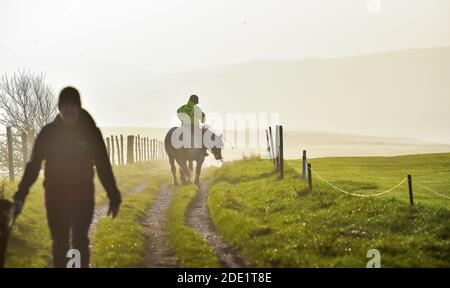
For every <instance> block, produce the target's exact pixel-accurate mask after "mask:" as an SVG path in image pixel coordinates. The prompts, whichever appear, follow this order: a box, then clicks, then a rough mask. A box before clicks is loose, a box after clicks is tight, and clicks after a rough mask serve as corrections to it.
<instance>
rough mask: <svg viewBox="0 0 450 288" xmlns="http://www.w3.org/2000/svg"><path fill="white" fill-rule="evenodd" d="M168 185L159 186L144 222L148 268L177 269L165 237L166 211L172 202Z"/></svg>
mask: <svg viewBox="0 0 450 288" xmlns="http://www.w3.org/2000/svg"><path fill="white" fill-rule="evenodd" d="M172 196H173V192H172V191H171V190H170V189H169V184H168V183H165V184H163V185H161V191H160V193H159V195H158V196H157V198H156V199H155V200H154V202H153V206H152V208H151V209H150V210H149V211H148V214H147V217H146V219H145V221H144V223H143V224H144V227H145V228H146V229H145V230H146V231H147V237H148V239H149V248H148V249H147V251H148V252H147V253H148V254H147V259H148V262H149V267H177V261H176V258H175V255H173V253H172V252H171V251H170V248H169V244H168V243H169V242H168V240H167V235H166V229H165V227H166V211H167V209H168V208H169V205H170V203H171V201H172Z"/></svg>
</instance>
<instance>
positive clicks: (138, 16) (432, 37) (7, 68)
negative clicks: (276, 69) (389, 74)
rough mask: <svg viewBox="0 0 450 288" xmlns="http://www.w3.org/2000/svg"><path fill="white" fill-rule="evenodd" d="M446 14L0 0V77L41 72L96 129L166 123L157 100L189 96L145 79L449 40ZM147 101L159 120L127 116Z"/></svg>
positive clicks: (281, 3)
mask: <svg viewBox="0 0 450 288" xmlns="http://www.w3.org/2000/svg"><path fill="white" fill-rule="evenodd" d="M370 1H375V5H374V6H370V7H372V8H370V9H368V5H367V4H368V2H370ZM376 3H379V4H380V6H379V7H380V10H377V7H378V6H377V4H376ZM449 16H450V1H448V0H441V1H437V0H417V1H415V0H380V1H376V0H341V1H337V0H329V1H324V0H322V1H318V0H311V1H300V0H270V1H269V0H150V1H149V0H147V1H129V0H127V1H111V0H102V1H88V0H86V1H84V0H40V1H32V0H1V1H0V36H1V37H0V74H3V73H12V72H14V71H17V69H18V68H25V69H31V70H33V71H39V72H45V73H46V75H47V80H48V82H49V83H50V84H51V85H52V86H53V87H54V88H55V90H59V89H60V88H61V87H62V86H64V85H68V84H71V85H75V86H77V87H78V88H79V89H80V91H81V93H82V96H84V97H83V102H84V104H85V106H86V107H88V109H89V110H90V111H91V112H93V113H94V115H95V117H96V119H97V122H98V123H99V125H101V126H147V127H148V126H167V125H168V124H167V119H169V118H170V117H171V116H172V115H166V114H167V112H166V111H168V110H164V113H166V114H163V112H160V111H159V109H158V108H157V106H158V105H172V106H174V109H176V106H179V104H182V103H178V102H179V101H181V99H184V98H186V97H187V96H188V95H174V98H173V101H171V99H160V97H157V95H147V94H145V93H143V92H141V91H144V90H145V89H142V87H140V86H139V85H142V83H145V80H146V79H151V78H153V77H160V76H161V75H165V74H173V73H179V72H182V71H188V70H193V69H200V68H205V67H215V66H222V65H230V64H235V63H242V62H249V61H257V60H264V59H275V60H276V59H302V58H307V57H344V56H352V55H359V54H367V53H373V52H383V51H390V50H399V49H409V48H421V47H440V46H449V45H450V17H449ZM135 83H140V84H139V85H136V84H135ZM124 91H126V92H124ZM124 93H126V94H127V95H126V96H125V95H124ZM148 97H154V99H153V98H152V101H153V103H155V106H153V107H148V111H149V112H148V113H151V114H154V113H156V114H157V115H158V117H151V118H148V117H146V116H145V115H143V114H142V113H140V114H137V113H133V110H132V109H133V106H139V103H140V102H139V101H140V99H143V98H146V99H147V98H148ZM147 100H148V99H147ZM235 100H237V99H233V98H232V96H230V101H235ZM125 101H127V103H126V105H125V106H124V102H125ZM130 101H132V102H131V104H130ZM183 101H184V100H183ZM209 101H214V99H211V100H209ZM104 103H107V104H108V105H104ZM203 105H204V108H205V109H206V110H208V102H206V103H205V102H204V103H203ZM124 107H126V110H127V111H124V112H122V113H118V111H120V109H122V108H124ZM254 111H257V107H255V109H254ZM217 112H233V111H217ZM271 112H280V113H281V114H282V113H283V111H276V107H274V111H271ZM158 113H160V114H158ZM118 114H120V115H118ZM155 119H157V120H155ZM286 124H287V125H289V123H286ZM322 130H331V131H338V128H337V127H333V126H332V125H330V126H328V127H323V129H322ZM388 130H389V127H388V126H387V127H386V131H388ZM355 132H358V131H355ZM441 133H442V134H444V133H447V132H446V131H441ZM387 134H389V133H387ZM447 134H448V133H447ZM411 136H416V135H411ZM441 138H443V137H441Z"/></svg>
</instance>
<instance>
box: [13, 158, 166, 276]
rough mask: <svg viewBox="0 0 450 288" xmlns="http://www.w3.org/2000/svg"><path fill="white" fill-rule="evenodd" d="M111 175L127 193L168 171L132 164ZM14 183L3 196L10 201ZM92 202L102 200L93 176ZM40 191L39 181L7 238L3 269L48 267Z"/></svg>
mask: <svg viewBox="0 0 450 288" xmlns="http://www.w3.org/2000/svg"><path fill="white" fill-rule="evenodd" d="M113 169H114V174H115V176H116V180H117V183H118V186H119V188H120V190H121V191H122V192H123V193H126V192H127V191H130V190H131V189H132V188H133V187H134V186H136V185H138V184H140V183H142V182H143V181H144V180H145V179H149V178H150V176H151V175H152V174H151V173H154V172H152V171H159V170H161V169H168V168H167V165H166V164H165V163H163V162H160V161H155V162H152V163H140V164H134V165H125V166H114V167H113ZM17 185H18V183H17V182H14V183H7V185H6V186H5V194H6V196H7V197H8V198H12V195H13V193H14V192H15V190H16V189H17ZM95 186H96V203H101V202H102V201H104V200H105V199H106V198H107V197H106V193H105V192H104V189H103V187H102V186H101V184H99V181H98V179H97V177H96V179H95ZM43 199H44V189H43V187H42V179H41V178H40V179H39V180H38V181H37V182H36V184H34V185H33V187H32V188H31V190H30V194H29V195H28V197H27V200H26V204H25V208H24V211H23V213H22V214H21V215H20V217H19V218H18V219H17V222H16V225H15V227H14V230H13V233H12V235H11V237H10V241H9V245H8V251H7V259H6V266H7V267H48V266H49V265H50V263H51V240H50V234H49V231H48V227H47V217H46V214H45V205H44V200H43Z"/></svg>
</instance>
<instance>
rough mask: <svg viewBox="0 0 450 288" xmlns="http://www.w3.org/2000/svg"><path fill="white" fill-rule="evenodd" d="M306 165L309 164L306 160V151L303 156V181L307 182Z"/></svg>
mask: <svg viewBox="0 0 450 288" xmlns="http://www.w3.org/2000/svg"><path fill="white" fill-rule="evenodd" d="M306 163H307V158H306V150H303V156H302V178H303V180H306V173H307V171H306Z"/></svg>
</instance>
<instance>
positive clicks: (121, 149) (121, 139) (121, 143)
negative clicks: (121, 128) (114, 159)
mask: <svg viewBox="0 0 450 288" xmlns="http://www.w3.org/2000/svg"><path fill="white" fill-rule="evenodd" d="M123 156H124V152H123V135H122V134H120V159H121V160H122V165H123V164H125V160H124V158H123Z"/></svg>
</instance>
